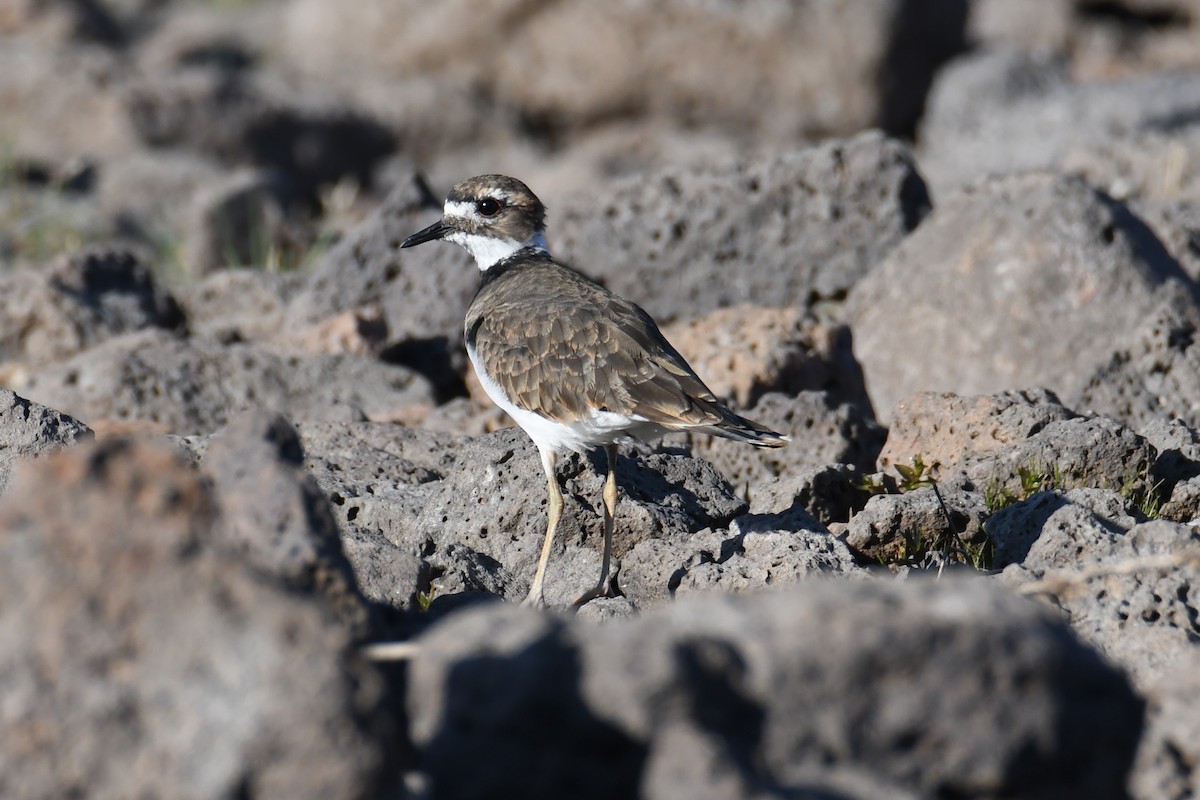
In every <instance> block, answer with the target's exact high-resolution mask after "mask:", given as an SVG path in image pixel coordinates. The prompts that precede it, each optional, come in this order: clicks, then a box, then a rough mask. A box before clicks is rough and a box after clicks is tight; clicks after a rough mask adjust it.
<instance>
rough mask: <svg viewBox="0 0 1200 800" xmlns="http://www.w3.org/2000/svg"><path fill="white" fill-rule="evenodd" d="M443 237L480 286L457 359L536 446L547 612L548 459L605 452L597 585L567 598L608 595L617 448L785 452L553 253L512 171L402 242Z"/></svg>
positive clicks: (552, 524) (557, 495)
mask: <svg viewBox="0 0 1200 800" xmlns="http://www.w3.org/2000/svg"><path fill="white" fill-rule="evenodd" d="M439 239H441V240H445V241H448V242H452V243H454V244H456V245H459V246H460V247H462V248H464V249H465V250H466V251H467V252H468V253H470V254H471V256H472V257H473V258H474V260H475V263H476V265H477V266H478V267H479V271H480V281H479V286H478V289H477V291H476V293H475V297H474V299H473V300H472V301H471V304H470V306H469V307H468V309H467V314H466V320H465V322H464V333H465V339H466V348H467V356H468V357H469V359H470V361H471V364H472V366H473V367H474V369H475V373H476V375H477V376H478V378H479V382H480V384H481V385H482V386H483V389H484V391H485V392H486V393H487V395H488V397H489V398H491V400H492V402H494V403H495V404H496V405H497V406H499V407H500V408H501V409H503V410H504V411H506V412H507V413H508V415H509V416H510V417H512V419H513V420H514V421H515V422H516V423H517V425H519V426H520V427H521V428H522V429H523V430H524V431H525V433H526V434H527V435H528V436H529V438H530V439H532V440H533V443H534V445H535V446H536V447H537V450H538V453H539V455H540V456H541V462H542V468H543V469H544V470H545V473H546V486H547V493H548V498H549V503H548V508H547V519H546V533H545V536H544V538H543V540H542V549H541V553H540V555H539V558H538V564H537V570H536V572H535V573H534V577H533V583H532V584H531V586H530V590H529V594H528V596H527V597H526V598H525V601H524V602H525V604H527V605H532V606H538V607H541V606H544V605H545V599H544V596H543V582H544V579H545V574H546V566H547V563H548V561H549V558H550V552H551V547H552V543H553V541H554V533H555V529H556V528H557V526H558V522H559V519H560V517H561V515H562V510H563V496H562V490H561V489H560V487H559V484H558V478H557V476H556V473H555V465H556V464H557V461H558V458H559V457H560V456H562V455H565V454H566V453H568V452H576V453H587V452H590V451H592V450H595V449H603V450H604V453H605V456H606V458H607V476H606V479H605V482H604V491H603V501H604V550H603V556H602V559H601V571H600V579H599V581H598V582H597V584H596V586H595V587H593V588H591V589H590V590H589V591H587V592H585V593H584V594H583V595H581V596H580V597H579V598H578V599H577V600H576V601H575V605H582V604H583V603H586V602H588V601H589V600H592V599H594V598H596V597H600V596H608V595H610V594H611V593H612V582H611V580H610V575H609V573H610V569H611V565H610V560H611V557H612V538H613V530H614V527H615V522H616V509H617V482H616V465H617V445H618V443H620V442H623V441H627V440H630V439H639V440H646V439H652V438H654V437H657V436H660V435H662V434H664V433H668V432H671V431H690V432H698V433H704V434H711V435H713V436H720V437H724V438H727V439H733V440H736V441H739V442H745V443H747V444H750V445H753V446H755V447H782V446H784V445H785V444H786V443H787V442H788V440H789V439H788V437H787V436H785V435H783V434H780V433H777V432H775V431H772V430H770V429H768V428H766V427H764V426H762V425H760V424H758V423H756V422H752V421H751V420H748V419H745V418H744V417H741V416H739V415H737V414H736V413H734V412H733V411H732V410H730V409H729V408H728V407H727V406H726V405H725V404H724V403H722V402H721V401H720V400H719V399H717V397H716V396H715V395H714V394H713V392H712V391H711V390H710V389H709V388H708V387H707V386H705V384H704V382H703V381H702V380H701V379H700V378H699V377H698V376H697V375H696V372H695V370H693V369H692V367H691V366H689V365H688V363H687V361H686V360H684V358H683V356H681V355H680V354H679V352H678V351H677V350H676V349H675V348H674V347H672V346H671V344H670V343H669V342H668V341H667V339H666V337H664V336H663V334H662V332H661V331H660V330H659V328H658V325H657V324H655V322H654V320H653V319H652V318H651V317H650V315H649V314H648V313H646V311H644V310H643V309H642V308H641V307H640V306H638V305H636V304H635V303H633V302H631V301H629V300H627V299H625V298H623V297H621V296H619V295H617V294H615V293H613V292H612V291H610V290H608V289H607V288H605V287H604V286H601V285H600V284H598V283H596V282H595V281H593V280H591V279H589V278H588V277H586V276H585V275H584V274H582V273H581V272H578V271H576V270H575V269H573V268H571V267H569V266H566V265H565V264H562V263H560V262H558V261H556V260H555V259H554V258H553V257H552V256H551V255H550V250H549V248H548V247H547V245H546V207H545V206H544V205H543V204H542V202H541V201H540V200H539V199H538V198H537V196H536V195H535V194H534V193H533V192H532V191H530V189H529V187H528V186H526V185H525V184H524V183H522V182H521V181H519V180H517V179H516V178H511V177H508V176H505V175H478V176H476V177H473V178H469V179H467V180H464V181H462V182H461V183H458V184H457V185H455V186H454V188H453V189H451V190H450V193H449V194H448V195H447V197H446V201H445V205H444V206H443V208H442V217H441V219H439V220H438V221H437V222H435V223H433V224H432V225H430V226H429V227H427V228H424V229H422V230H420V231H417V232H416V233H414V234H412V235H411V236H409V237H408V238H406V239H404V241H402V242H401V243H400V247H401V248H408V247H414V246H416V245H419V244H423V243H425V242H431V241H436V240H439Z"/></svg>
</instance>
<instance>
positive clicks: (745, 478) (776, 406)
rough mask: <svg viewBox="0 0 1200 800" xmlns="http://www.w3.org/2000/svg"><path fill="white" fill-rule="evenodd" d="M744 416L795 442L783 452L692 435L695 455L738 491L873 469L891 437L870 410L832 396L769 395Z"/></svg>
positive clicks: (689, 438) (776, 449)
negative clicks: (833, 469)
mask: <svg viewBox="0 0 1200 800" xmlns="http://www.w3.org/2000/svg"><path fill="white" fill-rule="evenodd" d="M741 413H742V414H744V415H745V416H746V417H748V418H750V419H752V420H754V421H755V422H758V423H760V424H762V425H765V426H767V427H768V428H770V429H772V430H775V431H779V432H780V433H783V434H785V435H787V436H790V437H791V441H790V442H788V444H787V445H786V446H784V447H781V448H772V449H766V448H757V447H749V446H747V445H746V444H745V443H744V442H735V441H732V440H730V439H723V438H720V437H715V436H707V435H704V434H694V435H689V436H688V437H687V439H688V440H689V443H690V448H691V451H692V452H693V453H694V454H695V455H696V456H698V457H700V458H703V459H705V460H707V461H710V462H712V464H713V466H715V467H716V468H717V469H718V470H719V471H720V472H721V474H723V475H725V476H726V477H727V478H728V479H729V480H730V481H731V482H732V483H733V484H734V485H735V486H745V485H747V484H751V485H752V484H756V483H758V482H760V481H762V480H765V479H769V478H772V477H777V476H785V475H794V474H797V473H799V472H802V471H804V470H806V469H811V468H814V467H825V466H830V465H835V464H848V465H853V466H855V467H857V468H859V469H861V470H869V469H870V468H872V467H873V466H874V464H875V459H876V457H877V456H878V455H879V450H880V448H881V447H883V442H884V439H885V437H886V435H887V432H886V431H885V430H884V428H883V427H882V426H880V425H879V424H878V423H877V422H875V420H874V418H873V417H872V416H871V415H870V412H869V411H867V410H865V409H863V408H862V407H860V406H856V405H852V404H850V403H844V402H843V403H838V402H837V401H836V399H835V398H833V397H832V396H831V395H830V394H829V393H828V392H820V391H804V392H800V393H798V394H796V395H795V396H788V395H785V394H782V393H778V392H770V393H768V394H765V395H763V396H762V397H761V398H760V399H759V401H758V402H757V403H756V404H755V405H753V406H752V407H750V408H747V409H745V410H743V411H741Z"/></svg>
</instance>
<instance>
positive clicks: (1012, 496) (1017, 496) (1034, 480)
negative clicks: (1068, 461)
mask: <svg viewBox="0 0 1200 800" xmlns="http://www.w3.org/2000/svg"><path fill="white" fill-rule="evenodd" d="M1017 483H1018V484H1020V487H1021V488H1020V489H1019V490H1016V491H1014V490H1013V489H1010V488H1008V485H1007V483H1005V482H1003V481H1000V480H999V479H993V480H992V481H991V482H990V483H989V484H988V485H987V486H985V487H984V489H983V502H984V505H985V506H986V507H987V510H988V513H989V514H994V513H996V512H997V511H999V510H1000V509H1002V508H1007V507H1008V506H1011V505H1012V504H1014V503H1020V502H1022V501H1024V500H1028V499H1029V498H1030V497H1032V496H1033V495H1035V494H1037V493H1038V492H1048V491H1052V490H1056V489H1064V488H1066V485H1065V483H1064V481H1063V476H1062V469H1061V468H1060V467H1059V466H1058V464H1054V465H1052V466H1050V467H1047V466H1046V465H1044V464H1042V463H1041V462H1040V461H1037V460H1034V461H1032V462H1031V463H1030V464H1028V465H1027V466H1023V467H1017Z"/></svg>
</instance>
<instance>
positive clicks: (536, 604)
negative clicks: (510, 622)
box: [521, 589, 546, 608]
mask: <svg viewBox="0 0 1200 800" xmlns="http://www.w3.org/2000/svg"><path fill="white" fill-rule="evenodd" d="M521 605H522V606H523V607H525V608H545V607H546V598H545V597H544V596H543V595H542V593H541V591H534V590H532V589H531V590H530V591H529V594H527V595H526V596H525V599H524V600H522V601H521Z"/></svg>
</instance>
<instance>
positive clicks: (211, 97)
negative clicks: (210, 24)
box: [121, 69, 395, 209]
mask: <svg viewBox="0 0 1200 800" xmlns="http://www.w3.org/2000/svg"><path fill="white" fill-rule="evenodd" d="M122 89H123V91H122V93H121V94H122V99H123V100H124V102H125V104H126V107H127V109H128V114H129V121H130V123H131V124H132V126H133V129H134V130H135V131H136V132H137V135H138V137H139V138H140V139H141V140H142V142H144V143H145V144H146V145H149V146H151V147H174V148H179V149H185V150H194V151H198V152H200V153H203V154H206V155H211V156H215V157H217V158H220V159H221V160H223V161H225V162H227V163H229V162H232V163H236V164H245V165H252V166H257V167H262V168H264V169H267V170H272V171H274V172H276V173H277V174H278V176H279V179H280V181H281V182H282V183H285V184H286V185H287V186H288V188H289V190H290V191H289V193H288V196H287V197H286V198H284V200H283V205H284V206H285V207H287V208H288V209H315V208H318V207H319V191H320V189H321V188H322V187H325V186H331V185H333V184H335V183H336V182H337V181H338V180H339V179H342V178H349V179H353V180H355V181H357V182H358V184H359V185H360V186H370V184H371V177H372V172H373V170H374V168H375V167H376V165H378V164H379V163H380V162H381V161H382V160H383V159H384V158H385V157H386V156H388V155H389V154H390V153H391V152H392V150H393V149H394V147H395V140H394V137H393V136H392V134H391V133H390V132H389V131H388V130H387V129H386V128H384V127H383V126H382V125H380V124H379V123H378V122H376V121H374V120H373V119H371V118H370V117H369V116H367V115H365V114H363V113H362V112H359V111H356V110H353V109H350V108H347V107H346V106H345V105H344V104H341V103H339V102H338V101H337V99H335V98H326V97H321V96H320V95H319V94H318V93H316V92H312V93H309V94H308V95H307V96H302V95H299V94H298V93H297V92H295V91H294V90H292V89H291V88H289V87H288V86H287V85H286V82H285V81H284V80H281V79H280V78H279V77H277V76H276V75H274V74H271V73H269V72H266V73H264V72H261V71H260V72H256V73H254V74H250V75H247V74H236V73H235V74H233V75H230V74H228V73H225V72H222V71H220V70H202V69H192V70H178V71H172V72H152V73H147V74H143V75H139V76H138V77H137V78H136V79H135V80H132V81H130V82H129V83H128V84H127V85H126V86H124V87H122Z"/></svg>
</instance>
